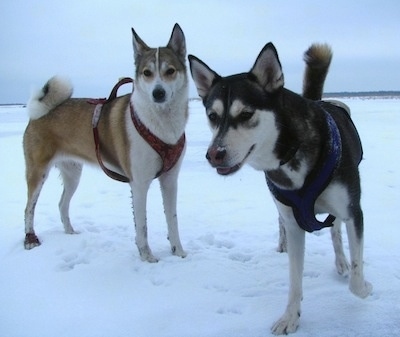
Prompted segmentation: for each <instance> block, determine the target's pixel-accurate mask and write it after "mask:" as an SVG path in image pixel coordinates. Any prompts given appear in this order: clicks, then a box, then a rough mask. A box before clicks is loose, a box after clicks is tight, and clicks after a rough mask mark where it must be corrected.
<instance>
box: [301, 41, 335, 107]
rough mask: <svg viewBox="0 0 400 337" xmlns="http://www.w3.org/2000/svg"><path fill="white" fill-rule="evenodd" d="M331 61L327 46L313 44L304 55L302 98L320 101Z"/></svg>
mask: <svg viewBox="0 0 400 337" xmlns="http://www.w3.org/2000/svg"><path fill="white" fill-rule="evenodd" d="M331 60H332V50H331V48H330V47H329V46H328V45H327V44H318V43H314V44H312V45H311V47H310V48H308V50H307V51H306V52H305V53H304V61H305V62H306V70H305V73H304V81H303V97H305V98H308V99H312V100H315V101H316V100H320V99H321V98H322V93H323V88H324V82H325V78H326V75H327V74H328V70H329V65H330V64H331Z"/></svg>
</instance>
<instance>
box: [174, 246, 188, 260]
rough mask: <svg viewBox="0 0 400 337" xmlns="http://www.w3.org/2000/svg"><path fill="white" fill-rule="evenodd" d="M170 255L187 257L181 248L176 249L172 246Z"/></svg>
mask: <svg viewBox="0 0 400 337" xmlns="http://www.w3.org/2000/svg"><path fill="white" fill-rule="evenodd" d="M171 251H172V254H173V255H175V256H179V257H181V258H185V257H186V256H187V253H186V252H185V251H184V250H183V249H182V248H177V247H175V246H173V247H172V248H171Z"/></svg>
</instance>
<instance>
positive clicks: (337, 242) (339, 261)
mask: <svg viewBox="0 0 400 337" xmlns="http://www.w3.org/2000/svg"><path fill="white" fill-rule="evenodd" d="M341 225H342V221H341V220H340V219H336V220H335V221H334V222H333V226H332V227H331V237H332V243H333V250H334V252H335V265H336V270H337V272H338V274H339V275H344V276H346V275H347V274H348V273H349V270H350V267H349V263H348V262H347V259H346V255H345V254H344V251H343V242H342V230H341Z"/></svg>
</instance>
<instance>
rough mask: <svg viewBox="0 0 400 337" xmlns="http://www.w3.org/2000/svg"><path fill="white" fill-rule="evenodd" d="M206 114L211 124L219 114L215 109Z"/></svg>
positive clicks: (217, 118)
mask: <svg viewBox="0 0 400 337" xmlns="http://www.w3.org/2000/svg"><path fill="white" fill-rule="evenodd" d="M207 116H208V120H209V121H210V122H211V123H213V124H216V123H217V122H218V120H219V116H218V114H217V113H216V112H215V111H211V112H210V113H209V114H208V115H207Z"/></svg>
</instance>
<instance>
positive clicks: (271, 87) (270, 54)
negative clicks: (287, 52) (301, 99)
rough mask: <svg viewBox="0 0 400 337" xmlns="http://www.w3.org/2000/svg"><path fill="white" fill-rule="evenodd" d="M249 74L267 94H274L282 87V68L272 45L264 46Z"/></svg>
mask: <svg viewBox="0 0 400 337" xmlns="http://www.w3.org/2000/svg"><path fill="white" fill-rule="evenodd" d="M250 72H251V73H252V74H253V75H255V76H256V78H257V80H258V82H259V83H260V84H261V86H262V87H263V88H264V89H265V90H266V91H267V92H270V93H272V92H274V91H276V90H278V89H279V88H281V87H283V85H284V82H285V81H284V77H283V72H282V66H281V63H280V61H279V58H278V53H277V51H276V49H275V47H274V45H273V44H272V43H271V42H270V43H268V44H266V45H265V47H264V48H263V49H262V50H261V52H260V54H259V55H258V57H257V60H256V62H255V63H254V66H253V68H252V69H251V70H250Z"/></svg>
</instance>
